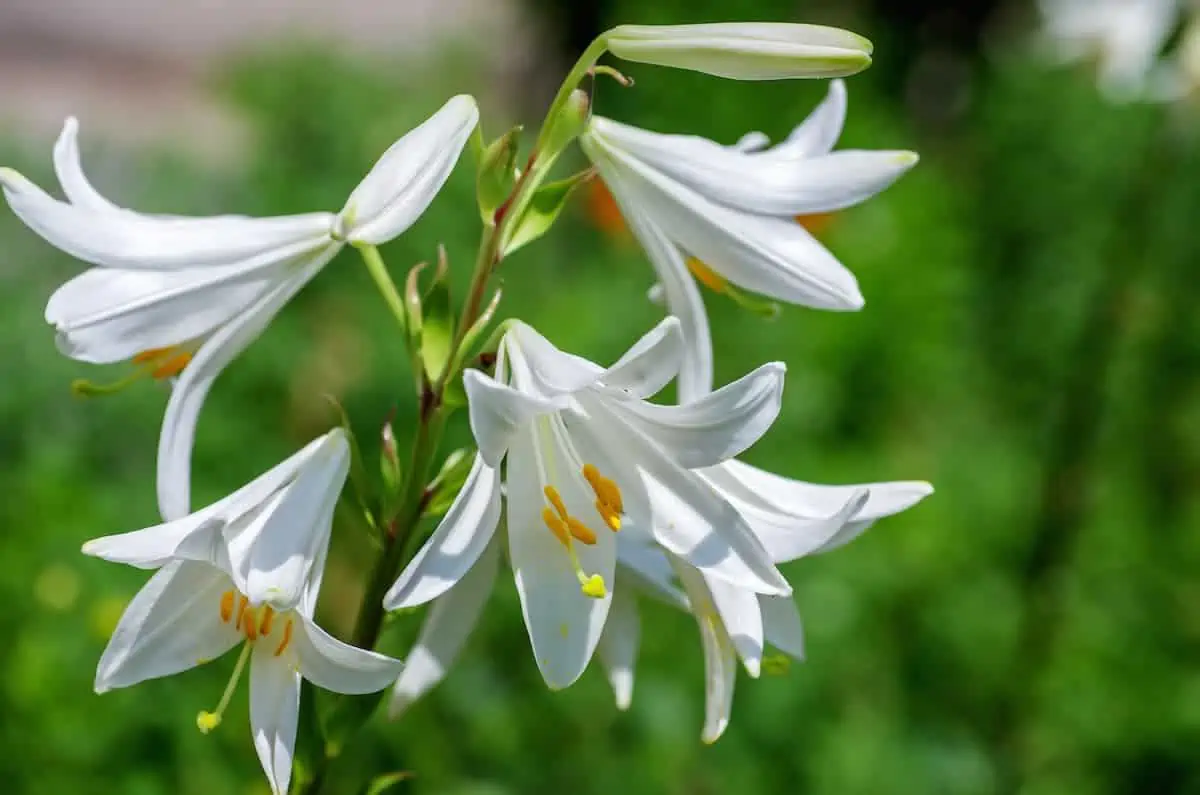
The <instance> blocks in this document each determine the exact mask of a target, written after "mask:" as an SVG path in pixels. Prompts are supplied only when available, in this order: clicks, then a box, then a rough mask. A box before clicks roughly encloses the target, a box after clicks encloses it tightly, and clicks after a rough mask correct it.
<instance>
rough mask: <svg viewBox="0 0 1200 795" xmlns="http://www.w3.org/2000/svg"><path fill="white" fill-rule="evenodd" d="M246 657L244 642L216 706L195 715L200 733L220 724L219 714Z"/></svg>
mask: <svg viewBox="0 0 1200 795" xmlns="http://www.w3.org/2000/svg"><path fill="white" fill-rule="evenodd" d="M248 659H250V644H249V643H246V644H244V645H243V646H242V653H241V654H239V655H238V659H237V663H235V664H234V666H233V675H232V676H231V677H229V683H228V684H226V685H225V692H224V693H222V694H221V700H220V701H219V702H217V708H216V709H215V710H213V711H212V712H206V711H201V712H200V714H198V715H197V716H196V728H197V729H199V730H200V733H201V734H208V733H209V732H210V731H212V730H213V729H215V728H217V727H218V726H220V725H221V716H222V715H223V714H224V713H225V708H226V707H228V706H229V700H230V699H231V698H233V691H234V688H236V687H237V683H238V680H239V679H241V678H242V671H243V670H244V669H245V667H246V660H248Z"/></svg>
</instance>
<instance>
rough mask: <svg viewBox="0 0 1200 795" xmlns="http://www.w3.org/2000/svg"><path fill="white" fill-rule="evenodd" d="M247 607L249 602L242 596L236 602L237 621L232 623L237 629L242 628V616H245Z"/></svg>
mask: <svg viewBox="0 0 1200 795" xmlns="http://www.w3.org/2000/svg"><path fill="white" fill-rule="evenodd" d="M249 605H250V600H249V599H247V598H246V597H244V596H243V597H242V598H241V599H239V600H238V609H237V620H236V621H235V622H234V626H236V627H239V628H240V627H241V626H242V616H244V615H246V608H247V607H248V606H249Z"/></svg>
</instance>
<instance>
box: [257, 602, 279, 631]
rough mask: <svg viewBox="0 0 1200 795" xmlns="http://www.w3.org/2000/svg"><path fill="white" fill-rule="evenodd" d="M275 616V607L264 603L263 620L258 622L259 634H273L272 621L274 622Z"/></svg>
mask: <svg viewBox="0 0 1200 795" xmlns="http://www.w3.org/2000/svg"><path fill="white" fill-rule="evenodd" d="M274 618H275V611H274V610H273V609H271V606H270V605H263V615H262V621H260V622H259V624H258V634H260V635H270V634H271V622H272V620H274Z"/></svg>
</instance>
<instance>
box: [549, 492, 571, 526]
mask: <svg viewBox="0 0 1200 795" xmlns="http://www.w3.org/2000/svg"><path fill="white" fill-rule="evenodd" d="M542 493H543V494H545V495H546V499H548V500H550V504H551V505H553V506H554V510H556V511H558V515H559V516H560V517H561V518H562V520H563V521H564V522H565V521H567V517H568V516H570V514H569V513H567V506H566V504H565V503H564V502H563V500H562V497H560V496H558V489H556V488H554V487H553V486H547V487H546V488H544V489H542Z"/></svg>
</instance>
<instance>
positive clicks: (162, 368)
mask: <svg viewBox="0 0 1200 795" xmlns="http://www.w3.org/2000/svg"><path fill="white" fill-rule="evenodd" d="M191 361H192V354H190V353H188V352H186V351H184V352H182V353H177V354H175V355H174V356H172V357H170V358H169V359H167V360H166V361H163V362H161V363H160V364H159V365H158V366H157V367H155V368H154V369H153V370H151V371H150V376H151V377H152V378H157V379H163V378H171V377H173V376H176V375H179V374H180V373H182V372H183V370H184V368H186V367H187V366H188V364H189V363H190V362H191Z"/></svg>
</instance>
